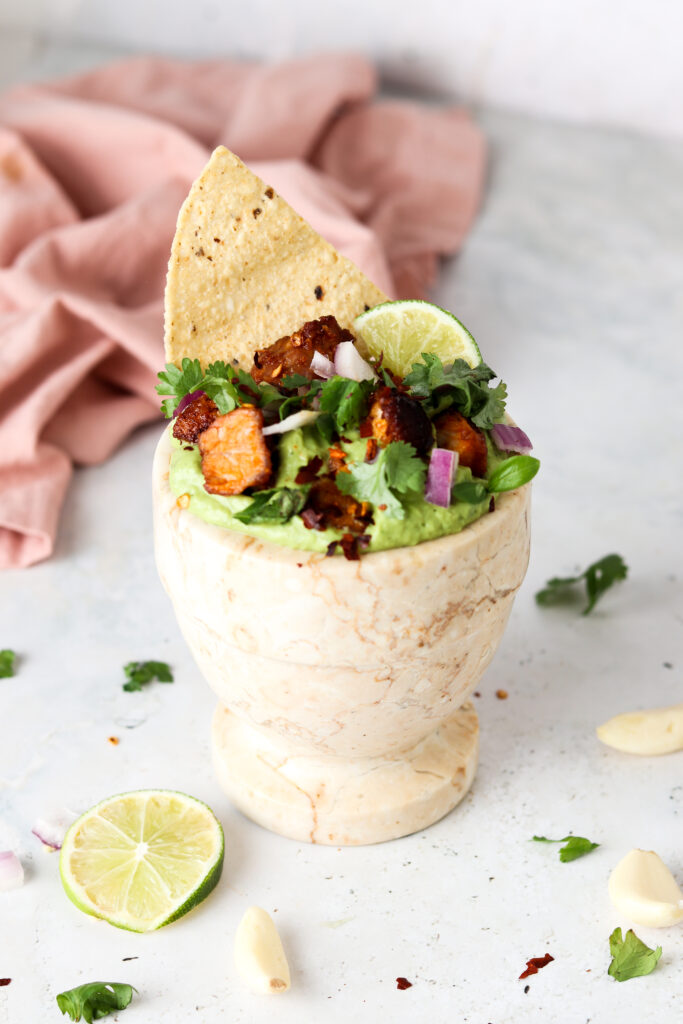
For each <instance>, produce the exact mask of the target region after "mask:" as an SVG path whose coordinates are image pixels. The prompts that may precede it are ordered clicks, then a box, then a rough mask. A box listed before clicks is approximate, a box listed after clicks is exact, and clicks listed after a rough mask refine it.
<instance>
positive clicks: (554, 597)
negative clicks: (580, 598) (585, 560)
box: [536, 554, 628, 615]
mask: <svg viewBox="0 0 683 1024" xmlns="http://www.w3.org/2000/svg"><path fill="white" fill-rule="evenodd" d="M627 575H628V566H627V565H626V562H625V561H624V559H623V558H622V557H621V555H614V554H612V555H605V557H604V558H599V559H598V561H597V562H592V563H591V565H589V566H588V568H587V569H584V571H583V572H581V573H579V574H578V576H554V577H553V578H552V579H550V580H548V582H547V583H546V585H545V587H544V588H543V589H542V590H539V591H538V593H537V594H536V603H537V604H540V605H542V606H543V607H544V608H545V607H548V606H550V605H557V604H571V603H573V602H574V600H575V598H576V589H575V585H576V584H577V583H581V582H585V584H586V596H587V598H588V604H587V605H586V607H585V608H584V609H583V611H582V612H581V614H582V615H588V614H590V612H592V610H593V608H595V605H596V604H597V602H598V601H599V600H600V598H601V597H602V595H603V594H604V593H605V591H606V590H609V588H610V587H611V586H613V585H614V584H615V583H618V582H619V580H625V579H626V577H627Z"/></svg>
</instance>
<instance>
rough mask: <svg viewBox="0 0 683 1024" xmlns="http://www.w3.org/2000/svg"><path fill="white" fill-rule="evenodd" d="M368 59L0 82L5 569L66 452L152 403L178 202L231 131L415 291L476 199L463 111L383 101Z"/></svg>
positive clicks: (466, 221) (161, 67)
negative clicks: (2, 88)
mask: <svg viewBox="0 0 683 1024" xmlns="http://www.w3.org/2000/svg"><path fill="white" fill-rule="evenodd" d="M376 93H377V79H376V74H375V71H374V69H373V67H372V66H371V65H370V64H369V63H368V62H367V61H366V60H365V59H363V58H361V57H357V56H353V55H347V56H343V55H342V56H330V55H325V56H316V57H311V58H306V59H303V60H298V61H292V62H289V63H282V64H276V65H262V64H251V63H238V62H230V61H223V60H213V61H201V62H184V61H177V60H166V59H158V58H136V59H132V60H124V61H119V62H116V63H114V64H111V65H108V66H106V67H102V68H98V69H97V70H95V71H92V72H89V73H87V74H84V75H78V76H76V77H71V78H66V79H62V80H59V81H55V82H48V83H41V84H33V85H28V86H21V87H17V88H14V89H13V90H11V91H10V92H8V93H5V94H4V96H2V97H0V410H1V412H0V567H3V568H6V567H19V566H28V565H32V564H34V563H35V562H38V561H40V560H42V559H45V558H47V557H49V555H50V554H51V553H52V551H53V548H54V544H55V536H56V533H57V528H58V521H59V515H60V509H61V505H62V501H63V498H64V495H65V492H66V489H67V487H68V484H69V480H70V477H71V474H72V471H73V466H74V464H78V465H93V464H95V463H99V462H101V461H103V460H104V459H106V458H107V457H108V456H109V455H111V453H112V452H113V451H114V450H115V449H116V448H117V447H118V446H119V445H120V444H121V443H122V441H123V440H124V439H125V438H126V436H127V435H128V434H130V432H131V431H132V430H134V429H135V428H136V427H137V426H139V425H141V424H143V423H146V422H148V421H151V420H154V419H155V418H157V417H158V416H159V411H158V409H159V405H158V402H159V400H158V397H157V395H156V394H155V391H154V386H155V382H156V373H157V371H158V370H159V369H161V368H162V365H163V362H164V358H163V291H164V282H165V275H166V265H167V261H168V255H169V251H170V246H171V241H172V238H173V233H174V230H175V222H176V217H177V214H178V210H179V208H180V206H181V204H182V202H183V200H184V198H185V196H186V195H187V192H188V190H189V187H190V185H191V183H192V181H193V180H194V179H195V178H196V177H197V175H198V174H199V173H200V171H201V169H202V167H203V166H204V164H205V162H206V160H207V158H208V155H209V153H210V152H211V150H212V149H213V148H214V147H215V146H216V145H219V144H224V145H226V146H227V147H228V148H229V149H232V150H233V151H234V152H236V153H237V154H238V156H240V157H241V158H242V159H243V160H244V161H245V162H246V163H247V164H249V166H250V167H252V168H253V170H254V171H255V172H256V173H257V174H259V175H260V176H261V177H262V178H264V179H265V180H266V181H268V182H269V183H270V184H272V185H273V186H274V187H275V189H276V190H277V191H278V192H279V193H280V194H281V195H282V196H284V198H285V199H287V201H288V202H290V203H291V205H292V206H294V207H295V209H297V210H298V211H299V213H301V214H302V215H303V216H304V217H305V218H306V219H307V220H308V221H309V222H310V223H311V224H312V225H313V227H314V228H315V229H316V230H317V231H319V232H320V233H321V234H322V235H323V236H324V237H326V238H327V239H328V240H329V241H330V242H331V243H332V244H333V245H335V246H336V247H337V248H338V249H339V250H340V251H341V252H343V253H344V254H345V255H346V256H348V257H349V258H351V259H352V260H354V262H355V263H357V264H358V266H360V267H361V269H363V270H364V271H365V273H366V274H367V275H368V276H369V277H370V278H371V279H372V280H374V282H375V283H376V284H377V285H378V286H379V287H380V288H381V289H383V290H384V291H385V292H386V293H387V294H389V295H392V296H395V297H421V296H424V295H425V294H426V292H427V289H428V288H429V286H430V284H431V283H432V281H433V280H434V276H435V273H436V269H437V263H438V258H439V256H441V255H446V254H450V253H453V252H455V251H456V250H457V249H458V247H459V246H460V244H461V243H462V240H463V238H464V236H465V234H466V233H467V230H468V228H469V226H470V224H471V223H472V220H473V218H474V216H475V213H476V210H477V207H478V204H479V200H480V196H481V190H482V184H483V176H484V166H485V146H484V142H483V139H482V136H481V133H480V132H479V130H478V128H477V127H476V126H475V125H474V124H473V122H472V121H471V120H470V118H469V117H468V115H467V114H466V113H465V112H463V111H462V110H459V109H454V108H449V109H444V108H438V109H437V108H435V107H427V106H425V105H419V104H415V103H407V102H397V101H380V100H378V99H377V98H376Z"/></svg>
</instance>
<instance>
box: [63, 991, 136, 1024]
mask: <svg viewBox="0 0 683 1024" xmlns="http://www.w3.org/2000/svg"><path fill="white" fill-rule="evenodd" d="M135 991H137V990H136V989H134V988H133V986H132V985H123V984H121V983H120V982H116V981H111V982H110V981H92V982H90V983H89V984H88V985H78V986H77V987H76V988H70V989H67V991H66V992H60V993H59V995H58V996H57V1006H58V1007H59V1009H60V1010H61V1011H62V1013H63V1014H65V1013H68V1015H69V1017H70V1018H71V1020H73V1021H79V1020H84V1021H86V1024H92V1022H93V1021H95V1020H101V1019H102V1017H108V1016H109V1014H110V1013H115V1012H116V1011H117V1010H125V1009H126V1007H127V1006H128V1005H129V1003H130V1001H131V999H132V998H133V992H135Z"/></svg>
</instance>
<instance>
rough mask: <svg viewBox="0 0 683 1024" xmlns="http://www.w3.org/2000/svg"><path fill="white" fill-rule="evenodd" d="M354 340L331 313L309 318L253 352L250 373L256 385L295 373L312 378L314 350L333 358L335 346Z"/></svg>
mask: <svg viewBox="0 0 683 1024" xmlns="http://www.w3.org/2000/svg"><path fill="white" fill-rule="evenodd" d="M353 340H354V338H353V335H352V334H351V332H350V331H347V330H344V329H342V328H341V327H340V326H339V324H338V323H337V321H336V319H335V318H334V317H333V316H321V317H320V319H319V320H309V321H308V323H305V324H304V325H303V327H301V328H300V329H299V330H298V331H295V333H294V334H292V335H290V336H289V337H286V338H280V339H279V340H278V341H276V342H274V343H273V344H272V345H269V346H268V348H262V349H259V350H258V351H257V352H255V353H254V365H253V367H252V370H251V375H252V377H253V378H254V380H255V381H256V382H257V384H260V383H262V382H263V381H266V382H267V383H268V384H275V385H276V386H277V385H278V384H280V383H281V382H282V380H283V379H284V378H285V377H289V376H291V375H292V374H294V373H299V374H301V375H302V376H304V377H308V378H309V380H312V379H313V377H314V376H315V374H314V372H313V370H312V369H311V360H312V359H313V353H314V352H320V353H321V354H322V355H324V356H327V358H328V359H334V353H335V351H336V348H337V345H338V344H339V343H340V342H341V341H353Z"/></svg>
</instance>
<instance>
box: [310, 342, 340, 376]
mask: <svg viewBox="0 0 683 1024" xmlns="http://www.w3.org/2000/svg"><path fill="white" fill-rule="evenodd" d="M311 369H312V370H313V373H316V374H317V375H318V377H322V378H323V380H329V379H330V377H334V375H335V373H336V370H335V368H334V363H333V362H332V360H331V359H328V358H327V356H324V355H323V354H322V352H318V351H317V349H316V351H315V352H314V353H313V358H312V359H311Z"/></svg>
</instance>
